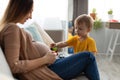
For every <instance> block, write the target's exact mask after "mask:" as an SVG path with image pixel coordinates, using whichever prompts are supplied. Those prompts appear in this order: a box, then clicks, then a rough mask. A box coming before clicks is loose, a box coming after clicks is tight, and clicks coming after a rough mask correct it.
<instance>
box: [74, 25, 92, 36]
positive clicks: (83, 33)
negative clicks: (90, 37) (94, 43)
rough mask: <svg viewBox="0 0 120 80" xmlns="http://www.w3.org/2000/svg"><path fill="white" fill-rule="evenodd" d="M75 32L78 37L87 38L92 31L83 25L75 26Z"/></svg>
mask: <svg viewBox="0 0 120 80" xmlns="http://www.w3.org/2000/svg"><path fill="white" fill-rule="evenodd" d="M75 30H76V33H77V35H78V36H80V37H85V36H87V34H88V32H89V31H90V29H89V28H88V27H87V26H86V25H85V23H81V24H80V25H75Z"/></svg>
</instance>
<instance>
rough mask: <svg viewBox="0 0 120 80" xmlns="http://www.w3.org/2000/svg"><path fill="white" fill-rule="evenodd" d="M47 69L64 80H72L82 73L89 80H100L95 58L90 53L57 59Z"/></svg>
mask: <svg viewBox="0 0 120 80" xmlns="http://www.w3.org/2000/svg"><path fill="white" fill-rule="evenodd" d="M49 68H50V69H51V70H52V71H54V72H55V73H56V74H58V75H59V76H60V77H61V78H63V79H64V80H70V79H73V78H75V77H77V76H79V75H80V74H81V73H82V72H84V73H85V75H86V76H87V77H88V78H89V79H90V80H100V77H99V72H98V68H97V64H96V60H95V57H94V55H93V54H92V53H90V52H81V53H78V54H73V55H72V56H69V57H66V58H61V59H57V60H56V61H55V63H54V64H52V65H50V66H49Z"/></svg>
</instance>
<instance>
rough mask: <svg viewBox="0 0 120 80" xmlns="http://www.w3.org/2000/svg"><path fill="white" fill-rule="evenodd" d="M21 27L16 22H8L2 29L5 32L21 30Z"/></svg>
mask: <svg viewBox="0 0 120 80" xmlns="http://www.w3.org/2000/svg"><path fill="white" fill-rule="evenodd" d="M19 29H20V28H19V27H18V25H16V24H15V23H8V24H5V26H4V28H3V30H2V31H3V32H4V31H6V30H19Z"/></svg>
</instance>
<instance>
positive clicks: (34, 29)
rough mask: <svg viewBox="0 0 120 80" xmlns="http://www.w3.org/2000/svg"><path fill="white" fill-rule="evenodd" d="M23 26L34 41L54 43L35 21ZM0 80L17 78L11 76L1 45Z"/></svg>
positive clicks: (84, 78)
mask: <svg viewBox="0 0 120 80" xmlns="http://www.w3.org/2000/svg"><path fill="white" fill-rule="evenodd" d="M24 28H25V30H26V31H28V32H29V33H30V34H31V36H32V37H33V39H34V40H35V41H40V42H43V43H45V44H47V45H50V44H51V43H54V40H53V39H52V38H51V37H50V36H49V35H48V33H47V32H46V31H45V30H43V28H41V27H40V25H39V24H38V23H36V22H32V23H31V24H29V25H27V26H24ZM0 80H17V79H15V78H14V77H13V75H12V73H11V70H10V68H9V65H8V63H7V61H6V59H5V56H4V54H3V52H2V50H1V47H0ZM72 80H88V79H87V78H86V77H85V76H81V77H77V78H76V79H72Z"/></svg>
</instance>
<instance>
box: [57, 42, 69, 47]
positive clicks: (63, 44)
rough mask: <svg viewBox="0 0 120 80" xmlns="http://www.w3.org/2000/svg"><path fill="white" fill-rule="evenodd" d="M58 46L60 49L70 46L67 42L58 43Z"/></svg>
mask: <svg viewBox="0 0 120 80" xmlns="http://www.w3.org/2000/svg"><path fill="white" fill-rule="evenodd" d="M56 46H57V47H58V48H63V47H67V46H68V44H67V42H58V43H56Z"/></svg>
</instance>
